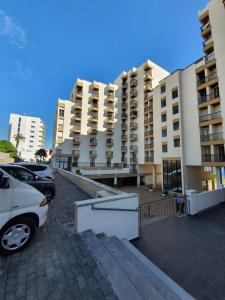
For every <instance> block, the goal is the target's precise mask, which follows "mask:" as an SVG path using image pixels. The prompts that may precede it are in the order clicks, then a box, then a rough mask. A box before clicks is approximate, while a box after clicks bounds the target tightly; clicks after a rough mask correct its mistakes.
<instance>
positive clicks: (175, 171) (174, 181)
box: [163, 160, 182, 192]
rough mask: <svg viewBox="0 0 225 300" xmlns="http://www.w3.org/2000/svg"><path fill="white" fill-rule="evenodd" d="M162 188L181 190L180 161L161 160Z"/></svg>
mask: <svg viewBox="0 0 225 300" xmlns="http://www.w3.org/2000/svg"><path fill="white" fill-rule="evenodd" d="M163 189H165V190H172V191H174V192H181V191H182V180H181V163H180V161H178V160H176V161H167V160H164V161H163Z"/></svg>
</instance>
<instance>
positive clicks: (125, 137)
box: [121, 134, 127, 142]
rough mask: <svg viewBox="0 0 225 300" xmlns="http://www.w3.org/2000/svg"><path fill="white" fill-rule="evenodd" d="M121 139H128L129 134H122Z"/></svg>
mask: <svg viewBox="0 0 225 300" xmlns="http://www.w3.org/2000/svg"><path fill="white" fill-rule="evenodd" d="M121 140H122V141H124V142H126V141H127V136H126V135H125V134H122V135H121Z"/></svg>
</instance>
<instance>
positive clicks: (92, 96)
mask: <svg viewBox="0 0 225 300" xmlns="http://www.w3.org/2000/svg"><path fill="white" fill-rule="evenodd" d="M90 99H91V100H99V93H98V91H95V92H92V94H91V96H90Z"/></svg>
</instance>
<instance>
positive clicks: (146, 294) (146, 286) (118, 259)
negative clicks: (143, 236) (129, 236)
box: [98, 234, 163, 300]
mask: <svg viewBox="0 0 225 300" xmlns="http://www.w3.org/2000/svg"><path fill="white" fill-rule="evenodd" d="M98 238H99V240H100V241H101V242H102V244H103V246H104V247H105V249H106V250H107V251H108V252H109V253H110V255H111V257H112V259H113V261H114V262H115V263H116V264H117V266H118V267H119V268H120V269H121V270H122V272H123V273H124V274H125V275H126V277H127V278H128V279H129V280H130V282H131V283H132V285H133V286H134V287H135V288H136V289H137V290H138V292H139V293H140V295H141V296H142V297H143V299H145V300H149V299H154V300H163V297H162V296H161V295H160V293H158V291H156V289H155V288H154V287H153V286H152V284H151V281H150V280H146V277H145V276H143V272H142V271H140V270H139V269H137V268H136V266H135V265H134V264H132V263H131V261H130V260H129V259H128V257H127V254H129V251H128V250H127V253H126V252H125V253H124V252H122V251H121V250H120V247H118V246H117V242H120V240H119V239H117V240H116V243H115V239H112V238H108V237H107V236H106V235H105V234H101V235H99V236H98ZM120 243H121V242H120Z"/></svg>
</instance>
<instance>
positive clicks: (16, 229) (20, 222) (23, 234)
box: [0, 217, 36, 255]
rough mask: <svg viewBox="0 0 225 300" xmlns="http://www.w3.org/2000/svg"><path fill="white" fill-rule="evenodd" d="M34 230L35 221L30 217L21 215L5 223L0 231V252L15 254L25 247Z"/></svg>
mask: <svg viewBox="0 0 225 300" xmlns="http://www.w3.org/2000/svg"><path fill="white" fill-rule="evenodd" d="M35 231H36V227H35V223H34V222H33V221H32V219H30V218H26V217H21V218H17V219H15V220H13V221H12V222H9V223H8V224H6V226H4V227H3V229H2V230H1V232H0V253H1V254H3V255H10V254H15V253H17V252H19V251H22V250H23V249H25V248H26V247H27V246H28V245H29V243H30V242H31V240H32V238H33V236H34V234H35Z"/></svg>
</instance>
